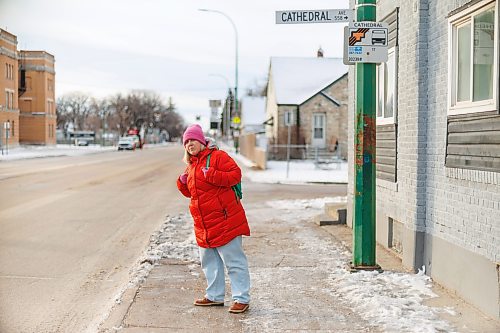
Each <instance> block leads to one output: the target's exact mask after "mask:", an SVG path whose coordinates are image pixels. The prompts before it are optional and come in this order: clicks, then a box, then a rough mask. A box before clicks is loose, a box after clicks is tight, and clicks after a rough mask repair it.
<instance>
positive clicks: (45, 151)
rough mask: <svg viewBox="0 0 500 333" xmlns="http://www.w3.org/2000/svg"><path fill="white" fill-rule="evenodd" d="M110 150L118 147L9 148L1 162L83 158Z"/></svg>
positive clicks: (57, 146) (59, 145)
mask: <svg viewBox="0 0 500 333" xmlns="http://www.w3.org/2000/svg"><path fill="white" fill-rule="evenodd" d="M109 150H116V147H113V146H110V147H101V146H99V145H90V146H81V147H78V146H72V145H61V144H58V145H55V146H19V147H16V148H9V149H8V150H6V149H4V151H3V154H2V155H0V161H11V160H20V159H28V158H42V157H59V156H81V155H86V154H94V153H99V152H103V151H109Z"/></svg>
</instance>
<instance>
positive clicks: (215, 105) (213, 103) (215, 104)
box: [208, 99, 222, 108]
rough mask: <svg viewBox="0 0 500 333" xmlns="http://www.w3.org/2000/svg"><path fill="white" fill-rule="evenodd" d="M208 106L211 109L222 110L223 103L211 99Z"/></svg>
mask: <svg viewBox="0 0 500 333" xmlns="http://www.w3.org/2000/svg"><path fill="white" fill-rule="evenodd" d="M208 104H209V106H210V107H211V108H220V106H221V105H222V102H221V100H220V99H209V100H208Z"/></svg>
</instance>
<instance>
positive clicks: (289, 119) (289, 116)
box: [283, 111, 294, 126]
mask: <svg viewBox="0 0 500 333" xmlns="http://www.w3.org/2000/svg"><path fill="white" fill-rule="evenodd" d="M283 116H284V118H283V119H284V121H283V124H285V126H292V125H294V119H293V118H294V117H293V111H285V113H284V114H283Z"/></svg>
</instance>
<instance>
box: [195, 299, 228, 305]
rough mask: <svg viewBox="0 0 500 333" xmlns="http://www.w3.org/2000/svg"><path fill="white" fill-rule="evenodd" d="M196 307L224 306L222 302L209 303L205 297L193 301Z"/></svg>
mask: <svg viewBox="0 0 500 333" xmlns="http://www.w3.org/2000/svg"><path fill="white" fill-rule="evenodd" d="M194 305H196V306H224V302H215V301H211V300H209V299H208V298H206V297H203V298H201V299H197V300H195V301H194Z"/></svg>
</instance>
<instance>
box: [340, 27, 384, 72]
mask: <svg viewBox="0 0 500 333" xmlns="http://www.w3.org/2000/svg"><path fill="white" fill-rule="evenodd" d="M388 34H389V24H388V23H385V22H370V21H368V22H351V23H349V27H347V28H346V29H345V30H344V64H346V65H352V64H355V63H358V62H360V63H381V62H386V61H387V58H388V51H387V44H388V38H389V35H388Z"/></svg>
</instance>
